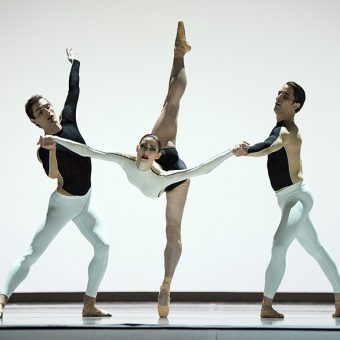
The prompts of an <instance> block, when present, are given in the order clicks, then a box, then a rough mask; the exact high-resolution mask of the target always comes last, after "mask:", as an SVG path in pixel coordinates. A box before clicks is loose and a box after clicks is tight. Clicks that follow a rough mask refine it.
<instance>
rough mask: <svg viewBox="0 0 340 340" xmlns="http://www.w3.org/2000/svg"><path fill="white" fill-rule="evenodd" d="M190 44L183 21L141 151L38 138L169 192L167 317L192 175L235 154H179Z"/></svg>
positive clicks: (144, 186)
mask: <svg viewBox="0 0 340 340" xmlns="http://www.w3.org/2000/svg"><path fill="white" fill-rule="evenodd" d="M190 49H191V47H190V46H189V44H188V43H187V41H186V38H185V30H184V24H183V22H179V23H178V28H177V36H176V41H175V49H174V59H173V66H172V71H171V75H170V81H169V89H168V94H167V96H166V99H165V102H164V105H163V109H162V112H161V115H160V117H159V118H158V120H157V121H156V124H155V125H154V127H153V129H152V133H151V134H147V135H145V136H143V137H142V139H141V140H140V142H139V144H138V146H137V155H136V156H134V155H126V154H120V153H105V152H102V151H98V150H94V149H92V148H90V147H88V146H85V145H82V144H79V143H76V142H73V141H69V140H65V139H62V138H59V137H55V136H46V137H41V139H40V141H39V143H40V144H42V145H43V144H45V145H46V144H47V145H48V144H53V143H55V142H57V143H58V144H61V145H62V146H64V147H66V148H68V149H70V150H72V151H74V152H76V153H78V154H80V155H82V156H85V157H93V158H99V159H102V160H107V161H112V162H116V163H118V164H119V165H120V166H121V167H122V168H123V170H124V171H125V172H126V175H127V177H128V179H129V181H130V182H131V183H132V184H133V185H135V186H137V187H138V188H139V189H140V190H141V191H142V192H143V193H144V194H145V195H146V196H149V197H159V196H160V195H161V194H162V193H163V192H164V191H165V192H166V200H167V205H166V212H165V217H166V238H167V244H166V247H165V251H164V267H165V273H164V278H163V282H162V284H161V286H160V292H159V295H158V314H159V316H160V317H161V318H166V317H167V316H168V314H169V307H170V285H171V281H172V278H173V276H174V272H175V269H176V266H177V263H178V261H179V258H180V256H181V252H182V242H181V222H182V216H183V210H184V205H185V202H186V198H187V193H188V189H189V180H188V178H190V177H194V176H199V175H203V174H206V173H208V172H210V171H211V170H212V169H214V168H215V167H216V166H218V165H219V164H220V163H221V162H223V161H224V160H225V159H227V158H229V157H230V156H232V155H233V153H232V151H226V152H223V153H222V154H220V155H218V156H216V157H214V158H212V159H210V160H209V161H207V162H205V163H203V164H201V165H199V166H198V167H195V168H192V169H186V166H185V164H184V162H183V161H182V160H181V159H180V158H179V156H178V153H177V150H176V135H177V116H178V111H179V103H180V100H181V97H182V95H183V93H184V91H185V87H186V82H187V79H186V75H185V69H184V55H185V54H186V53H187V52H189V51H190ZM156 162H157V163H158V164H157V163H156ZM159 165H160V166H161V167H160V166H159ZM171 170H173V171H171Z"/></svg>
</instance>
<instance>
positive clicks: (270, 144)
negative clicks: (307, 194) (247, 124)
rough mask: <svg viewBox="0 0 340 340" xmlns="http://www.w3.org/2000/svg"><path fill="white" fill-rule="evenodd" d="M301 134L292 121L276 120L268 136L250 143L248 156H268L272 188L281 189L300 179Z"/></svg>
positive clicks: (301, 176) (301, 177)
mask: <svg viewBox="0 0 340 340" xmlns="http://www.w3.org/2000/svg"><path fill="white" fill-rule="evenodd" d="M301 144H302V140H301V136H300V133H299V129H298V127H297V126H296V125H295V123H294V121H293V120H291V121H281V122H278V123H277V124H276V125H275V127H274V128H273V130H272V131H271V132H270V135H269V137H268V138H267V139H266V140H265V141H264V142H261V143H257V144H254V145H252V146H251V147H250V148H249V150H248V155H249V156H254V157H258V156H268V161H267V169H268V175H269V179H270V183H271V186H272V188H273V189H274V190H275V191H278V190H281V189H283V188H285V187H288V186H290V185H292V184H295V183H297V182H300V181H302V179H303V175H302V162H301V157H300V153H301Z"/></svg>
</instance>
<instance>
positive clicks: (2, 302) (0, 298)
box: [0, 294, 8, 319]
mask: <svg viewBox="0 0 340 340" xmlns="http://www.w3.org/2000/svg"><path fill="white" fill-rule="evenodd" d="M7 301H8V297H7V296H6V295H4V294H0V319H2V317H3V316H4V309H5V306H6V303H7Z"/></svg>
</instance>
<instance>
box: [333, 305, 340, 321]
mask: <svg viewBox="0 0 340 340" xmlns="http://www.w3.org/2000/svg"><path fill="white" fill-rule="evenodd" d="M332 317H333V318H340V306H338V305H335V312H334V313H333V315H332Z"/></svg>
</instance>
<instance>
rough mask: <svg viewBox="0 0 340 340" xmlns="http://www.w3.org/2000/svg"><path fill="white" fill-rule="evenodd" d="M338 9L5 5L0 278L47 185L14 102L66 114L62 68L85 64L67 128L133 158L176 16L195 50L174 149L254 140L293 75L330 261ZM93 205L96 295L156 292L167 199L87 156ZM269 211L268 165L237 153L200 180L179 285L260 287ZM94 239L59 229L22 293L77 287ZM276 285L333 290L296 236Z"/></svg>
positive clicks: (266, 0)
mask: <svg viewBox="0 0 340 340" xmlns="http://www.w3.org/2000/svg"><path fill="white" fill-rule="evenodd" d="M339 13H340V2H339V1H337V0H286V1H284V2H282V1H277V0H258V1H252V0H233V1H231V0H228V1H227V0H172V1H161V0H144V1H138V0H136V1H132V0H119V1H118V0H117V1H116V0H115V1H114V0H112V1H110V0H97V1H94V0H88V1H85V0H60V1H52V0H26V1H24V0H22V1H19V0H1V2H0V32H1V46H2V53H1V63H0V74H1V82H0V90H1V106H0V110H1V119H2V124H1V134H0V138H1V145H2V148H1V150H2V161H1V176H0V186H1V196H0V206H1V224H0V239H1V243H0V244H1V247H0V252H1V256H0V263H1V265H0V284H1V283H3V282H4V280H5V277H6V275H7V272H8V271H9V269H10V266H11V264H12V263H13V262H14V261H15V260H16V259H17V258H18V257H19V256H20V255H22V254H23V252H24V250H25V249H26V248H27V246H28V244H29V242H30V240H31V238H32V235H33V234H34V232H35V230H36V228H37V227H38V225H39V224H40V222H41V221H42V220H43V218H44V215H45V213H46V208H47V204H48V199H49V196H50V193H51V192H52V191H53V190H54V188H55V186H56V184H55V182H54V181H53V180H51V179H49V178H48V177H46V175H45V173H44V171H43V169H42V166H41V165H40V163H39V162H38V161H37V159H36V149H37V146H36V145H35V143H36V141H37V140H38V137H39V134H40V133H41V132H40V131H39V130H38V129H37V128H36V127H35V126H34V125H33V124H31V123H30V122H29V120H28V119H27V117H26V115H25V112H24V104H25V102H26V100H27V99H28V97H30V96H31V95H32V94H36V93H40V94H42V95H44V96H46V98H48V99H49V100H50V101H51V102H52V103H53V104H54V106H55V108H56V109H57V110H59V111H60V110H62V107H63V103H64V101H65V98H66V94H67V86H68V76H69V70H70V64H69V62H68V61H67V59H66V54H65V48H66V47H72V48H73V49H74V50H76V51H77V52H78V53H79V57H80V60H81V83H80V86H81V95H80V99H79V103H78V111H77V112H78V122H79V126H80V128H81V132H82V134H83V136H84V137H85V139H86V141H87V143H88V145H90V146H93V147H95V148H98V149H103V150H106V151H126V152H133V151H134V150H135V146H136V144H137V142H138V140H139V138H140V136H142V135H143V134H144V133H147V132H149V131H150V130H151V128H152V126H153V123H154V122H155V120H156V118H157V117H158V114H159V112H160V109H161V106H162V104H163V100H164V97H165V94H166V90H167V83H168V77H169V73H170V68H171V62H172V51H173V42H174V38H175V33H176V27H177V21H178V20H184V22H185V24H186V30H187V38H188V41H189V42H190V43H191V45H192V51H191V53H190V54H189V55H188V56H187V57H186V70H187V76H188V86H187V91H186V93H185V95H184V97H183V101H182V106H181V111H180V115H179V132H178V141H177V144H178V149H179V152H180V155H181V157H182V158H183V160H184V161H185V162H186V163H187V165H188V166H193V165H196V164H197V163H199V162H201V161H203V160H206V159H207V158H209V157H210V156H212V155H214V154H216V153H219V152H221V151H222V150H224V149H225V148H227V147H229V146H232V145H233V144H234V143H236V142H238V141H239V140H242V139H246V140H248V141H249V142H251V143H255V142H259V141H262V140H264V139H265V138H266V137H267V135H268V133H269V132H270V130H271V128H272V126H273V125H274V124H275V115H274V112H273V106H274V101H275V96H276V93H277V90H278V89H279V87H280V86H281V85H282V84H283V83H284V82H286V81H290V80H294V81H296V82H298V83H300V84H301V85H302V86H303V87H304V88H305V90H306V93H307V101H306V103H305V106H304V108H303V109H302V111H301V113H299V114H298V116H297V119H296V122H297V124H298V126H299V127H300V131H301V134H302V138H303V150H302V157H303V166H304V176H305V180H306V182H307V183H308V184H309V185H310V187H311V188H312V190H313V192H314V196H315V205H314V209H313V211H312V218H313V220H314V222H315V225H316V227H317V229H318V233H319V236H320V239H321V240H322V242H323V243H324V245H325V246H326V248H327V249H328V250H329V252H330V253H331V254H332V255H333V258H334V260H335V261H336V262H337V264H338V265H340V250H339V239H340V230H339V217H340V211H339V208H338V207H339V197H338V194H337V191H338V189H339V187H340V183H339V182H340V180H339V175H338V174H339V173H340V163H339V161H338V150H337V146H338V127H339V123H340V118H339V106H340V95H339V93H340V81H339V80H340V74H339V70H340V48H339V45H340V44H339V32H340V21H339V20H338V15H339ZM93 192H94V199H95V201H96V202H97V205H98V207H99V209H100V210H101V212H102V214H103V215H104V217H105V221H106V223H107V225H108V227H109V229H110V238H111V253H110V261H109V266H108V270H107V273H106V276H105V278H104V280H103V283H102V285H101V290H102V291H155V290H157V289H158V287H159V284H160V282H161V279H162V276H163V255H162V254H163V249H164V246H165V225H164V207H165V196H163V197H161V198H160V199H149V198H146V197H144V196H143V195H142V194H141V193H140V192H139V191H137V189H136V188H134V187H132V186H131V185H130V184H129V183H128V182H127V180H126V178H125V176H124V174H123V172H122V171H121V170H120V169H119V168H118V166H116V165H114V164H109V163H104V162H100V161H93ZM279 218H280V210H279V208H278V206H277V203H276V199H275V195H274V193H273V191H272V189H271V187H270V184H269V180H268V177H267V171H266V158H265V157H263V158H258V159H253V158H243V159H236V158H232V159H230V160H228V161H226V162H225V163H224V164H222V165H221V166H220V167H219V168H218V169H216V170H215V171H214V172H213V173H211V174H210V175H209V176H205V177H200V178H195V179H193V180H192V185H191V189H190V193H189V197H188V201H187V205H186V210H185V215H184V219H183V254H182V258H181V260H180V263H179V265H178V270H177V272H176V274H175V278H174V282H173V290H178V291H262V289H263V284H264V271H265V268H266V266H267V263H268V261H269V257H270V249H271V243H272V237H273V234H274V232H275V229H276V227H277V224H278V222H279ZM91 256H92V249H91V246H90V245H89V244H88V243H87V241H85V240H84V239H83V237H82V235H81V234H80V233H79V231H78V230H77V228H76V227H75V226H74V225H73V224H69V225H67V226H66V227H65V228H64V229H63V230H62V232H61V233H60V234H59V235H58V237H57V238H56V239H55V240H54V242H53V243H52V244H51V246H50V247H49V248H48V250H47V251H46V253H45V254H44V255H43V256H42V257H41V258H40V260H39V261H38V262H37V263H36V265H35V266H34V267H33V268H32V270H31V272H30V274H29V276H28V278H27V279H26V280H25V282H24V283H23V284H22V285H21V286H20V287H19V288H18V289H17V291H18V292H23V291H32V292H37V291H83V290H84V289H85V287H86V281H87V265H88V263H89V261H90V258H91ZM280 290H281V291H330V290H331V287H330V284H329V283H328V281H327V280H326V279H325V277H324V275H323V273H322V272H321V270H320V268H319V267H318V266H317V264H316V263H315V262H314V260H313V259H312V258H310V257H309V256H308V255H307V254H306V253H305V252H304V251H303V250H302V249H301V247H300V246H299V245H298V244H297V243H296V242H294V243H293V244H292V246H291V248H290V249H289V253H288V257H287V271H286V275H285V277H284V281H283V283H282V285H281V287H280Z"/></svg>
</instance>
